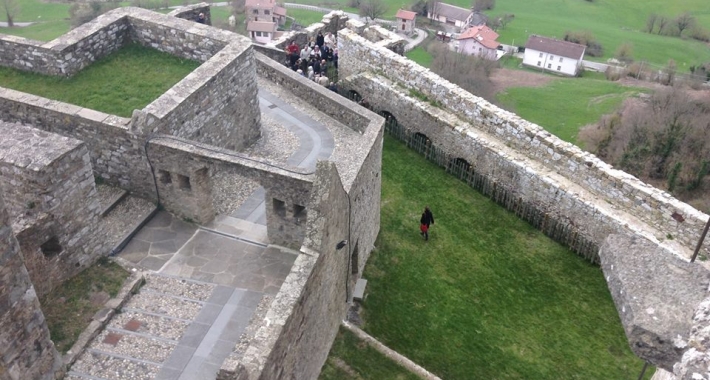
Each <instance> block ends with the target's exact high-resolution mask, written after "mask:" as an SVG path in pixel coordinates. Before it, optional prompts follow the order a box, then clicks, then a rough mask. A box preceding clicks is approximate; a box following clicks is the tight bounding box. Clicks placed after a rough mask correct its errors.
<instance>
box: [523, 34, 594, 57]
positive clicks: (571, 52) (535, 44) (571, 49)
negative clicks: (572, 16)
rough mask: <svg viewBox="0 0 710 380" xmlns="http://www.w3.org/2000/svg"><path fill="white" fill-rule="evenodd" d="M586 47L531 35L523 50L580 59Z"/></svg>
mask: <svg viewBox="0 0 710 380" xmlns="http://www.w3.org/2000/svg"><path fill="white" fill-rule="evenodd" d="M586 48H587V47H586V46H584V45H580V44H576V43H574V42H569V41H560V40H556V39H554V38H547V37H542V36H536V35H534V34H533V35H531V36H530V38H528V42H527V43H525V49H533V50H537V51H541V52H544V53H549V54H554V55H559V56H561V57H566V58H573V59H582V58H583V56H584V50H585V49H586Z"/></svg>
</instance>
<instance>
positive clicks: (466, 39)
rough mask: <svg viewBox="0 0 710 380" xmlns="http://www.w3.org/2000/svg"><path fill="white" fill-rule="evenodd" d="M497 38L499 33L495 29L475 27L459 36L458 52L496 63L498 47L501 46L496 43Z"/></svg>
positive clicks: (482, 26)
mask: <svg viewBox="0 0 710 380" xmlns="http://www.w3.org/2000/svg"><path fill="white" fill-rule="evenodd" d="M497 38H498V33H496V32H494V31H493V29H491V28H489V27H487V26H485V25H477V26H473V27H471V28H468V29H466V30H465V31H464V32H463V33H461V35H459V36H458V38H457V40H458V47H457V48H456V51H457V52H459V53H461V54H465V55H475V56H477V57H481V58H485V59H488V60H491V61H495V60H497V59H498V47H499V46H500V43H498V41H496V39H497Z"/></svg>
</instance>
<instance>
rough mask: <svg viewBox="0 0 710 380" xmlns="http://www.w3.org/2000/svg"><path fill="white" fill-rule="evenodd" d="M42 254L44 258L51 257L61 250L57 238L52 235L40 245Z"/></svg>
mask: <svg viewBox="0 0 710 380" xmlns="http://www.w3.org/2000/svg"><path fill="white" fill-rule="evenodd" d="M40 249H41V250H42V254H43V255H44V257H46V258H52V257H54V256H57V255H58V254H60V253H61V252H62V246H61V245H60V244H59V238H57V237H56V236H52V237H51V238H49V240H47V241H45V242H44V244H42V245H41V246H40Z"/></svg>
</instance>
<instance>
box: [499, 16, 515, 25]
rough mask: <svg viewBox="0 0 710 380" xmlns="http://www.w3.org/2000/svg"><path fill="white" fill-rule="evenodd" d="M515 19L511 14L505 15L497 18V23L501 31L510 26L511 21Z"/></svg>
mask: <svg viewBox="0 0 710 380" xmlns="http://www.w3.org/2000/svg"><path fill="white" fill-rule="evenodd" d="M514 18H515V15H514V14H512V13H506V14H504V15H503V16H501V17H499V18H498V20H499V21H498V22H499V23H500V27H501V29H505V27H506V26H507V25H508V24H510V22H511V21H513V19H514Z"/></svg>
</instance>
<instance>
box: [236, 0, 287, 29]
mask: <svg viewBox="0 0 710 380" xmlns="http://www.w3.org/2000/svg"><path fill="white" fill-rule="evenodd" d="M245 8H246V16H247V22H249V21H268V22H273V23H275V24H276V25H277V26H278V25H283V24H284V23H286V9H285V8H283V7H279V6H278V5H276V1H275V0H246V3H245Z"/></svg>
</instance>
